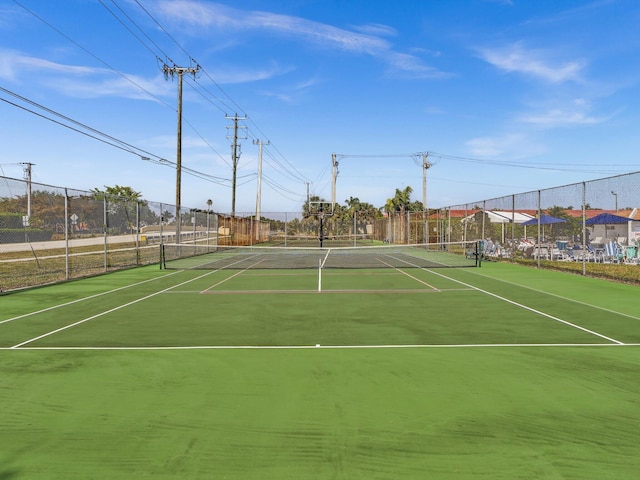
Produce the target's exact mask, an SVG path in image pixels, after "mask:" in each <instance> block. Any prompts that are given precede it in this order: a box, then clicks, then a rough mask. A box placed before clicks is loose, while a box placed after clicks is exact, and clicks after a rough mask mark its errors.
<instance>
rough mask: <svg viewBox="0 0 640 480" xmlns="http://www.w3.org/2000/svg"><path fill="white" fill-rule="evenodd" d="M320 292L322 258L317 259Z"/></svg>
mask: <svg viewBox="0 0 640 480" xmlns="http://www.w3.org/2000/svg"><path fill="white" fill-rule="evenodd" d="M320 292H322V260H321V259H318V293H320Z"/></svg>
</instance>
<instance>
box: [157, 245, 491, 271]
mask: <svg viewBox="0 0 640 480" xmlns="http://www.w3.org/2000/svg"><path fill="white" fill-rule="evenodd" d="M161 258H162V266H163V267H164V268H166V269H202V270H211V269H214V270H217V269H236V270H245V269H283V270H286V269H300V268H314V269H317V268H323V269H329V268H361V269H372V268H441V267H474V266H479V261H478V260H479V256H478V244H477V242H454V243H438V244H419V245H376V246H363V247H335V248H332V247H273V246H257V245H254V246H243V247H238V246H226V245H224V246H223V245H189V244H164V245H162V251H161Z"/></svg>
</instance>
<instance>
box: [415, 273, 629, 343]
mask: <svg viewBox="0 0 640 480" xmlns="http://www.w3.org/2000/svg"><path fill="white" fill-rule="evenodd" d="M425 270H426V269H425ZM426 271H428V272H430V273H433V274H434V275H438V276H440V277H442V278H446V279H447V280H451V281H452V282H456V283H459V284H461V285H464V286H466V287H469V288H472V289H473V290H476V291H478V292H481V293H484V294H485V295H489V296H491V297H494V298H497V299H498V300H502V301H503V302H507V303H510V304H511V305H515V306H516V307H520V308H523V309H525V310H529V311H530V312H533V313H535V314H537V315H542V316H543V317H546V318H549V319H551V320H554V321H556V322H560V323H563V324H565V325H568V326H570V327H573V328H576V329H578V330H582V331H583V332H586V333H589V334H591V335H595V336H596V337H600V338H604V339H605V340H609V341H610V342H614V343H617V344H619V345H624V342H621V341H619V340H616V339H614V338H611V337H607V336H606V335H603V334H601V333H598V332H595V331H593V330H589V329H588V328H584V327H581V326H580V325H576V324H575V323H571V322H568V321H567V320H562V319H561V318H558V317H555V316H553V315H550V314H548V313H545V312H543V311H541V310H537V309H535V308H532V307H528V306H526V305H524V304H522V303H518V302H515V301H513V300H509V299H508V298H505V297H502V296H500V295H498V294H495V293H492V292H489V291H487V290H483V289H481V288H478V287H475V286H473V285H470V284H468V283H465V282H462V281H460V280H456V279H455V278H451V277H447V276H446V275H443V274H441V273H438V272H434V271H433V270H426Z"/></svg>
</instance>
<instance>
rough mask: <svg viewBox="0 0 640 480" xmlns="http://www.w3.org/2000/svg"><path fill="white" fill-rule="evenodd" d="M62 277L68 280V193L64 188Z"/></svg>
mask: <svg viewBox="0 0 640 480" xmlns="http://www.w3.org/2000/svg"><path fill="white" fill-rule="evenodd" d="M64 278H65V280H69V193H68V192H67V189H66V188H65V189H64Z"/></svg>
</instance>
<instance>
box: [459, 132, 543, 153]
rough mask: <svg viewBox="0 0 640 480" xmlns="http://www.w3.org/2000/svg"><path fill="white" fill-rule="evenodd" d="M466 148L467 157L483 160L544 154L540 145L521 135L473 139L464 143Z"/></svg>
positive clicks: (513, 134) (512, 134)
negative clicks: (482, 158) (481, 158)
mask: <svg viewBox="0 0 640 480" xmlns="http://www.w3.org/2000/svg"><path fill="white" fill-rule="evenodd" d="M466 146H467V149H468V151H469V155H471V156H474V157H484V158H496V157H505V158H510V159H514V158H525V157H529V156H532V155H539V154H541V153H543V152H544V147H543V146H542V145H540V144H539V143H537V142H534V141H532V140H531V139H530V138H529V137H528V136H527V135H525V134H522V133H511V134H506V135H503V136H496V137H478V138H473V139H471V140H469V141H467V142H466Z"/></svg>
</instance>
